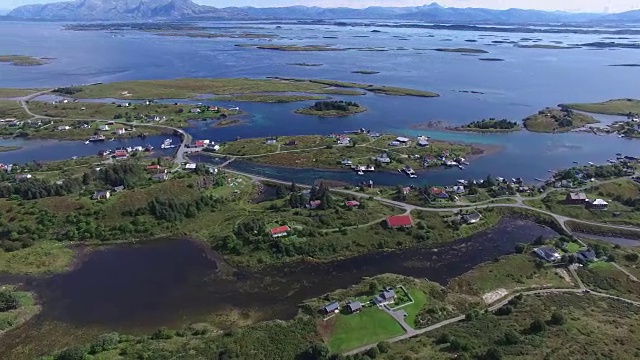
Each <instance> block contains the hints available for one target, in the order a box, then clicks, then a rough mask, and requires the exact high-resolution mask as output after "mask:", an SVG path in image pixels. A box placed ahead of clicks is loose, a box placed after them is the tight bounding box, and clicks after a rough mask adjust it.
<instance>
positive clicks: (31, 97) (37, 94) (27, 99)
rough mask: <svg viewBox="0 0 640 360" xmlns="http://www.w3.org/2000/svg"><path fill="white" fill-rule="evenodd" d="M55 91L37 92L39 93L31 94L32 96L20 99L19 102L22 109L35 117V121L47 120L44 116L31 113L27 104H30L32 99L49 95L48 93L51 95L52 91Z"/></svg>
mask: <svg viewBox="0 0 640 360" xmlns="http://www.w3.org/2000/svg"><path fill="white" fill-rule="evenodd" d="M53 90H54V89H49V90H45V91H40V92H37V93H34V94H31V95H28V96H24V97H21V98H18V102H19V103H20V106H22V108H23V109H24V111H25V112H26V113H27V114H29V115H31V116H33V118H34V119H43V118H47V116H43V115H38V114H34V113H32V112H31V110H29V106H28V105H27V102H28V101H29V100H31V99H35V98H37V97H38V96H40V95H44V94H48V93H50V92H51V91H53Z"/></svg>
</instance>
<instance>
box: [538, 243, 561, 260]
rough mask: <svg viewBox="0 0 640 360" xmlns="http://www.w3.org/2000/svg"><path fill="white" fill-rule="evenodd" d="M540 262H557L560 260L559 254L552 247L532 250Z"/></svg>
mask: <svg viewBox="0 0 640 360" xmlns="http://www.w3.org/2000/svg"><path fill="white" fill-rule="evenodd" d="M533 251H534V252H535V253H536V255H538V256H539V257H540V258H541V259H542V260H546V261H549V262H553V261H558V260H560V258H561V255H560V253H559V252H558V250H556V249H555V248H553V247H550V246H543V247H539V248H536V249H534V250H533Z"/></svg>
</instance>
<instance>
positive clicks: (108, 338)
mask: <svg viewBox="0 0 640 360" xmlns="http://www.w3.org/2000/svg"><path fill="white" fill-rule="evenodd" d="M119 342H120V335H119V334H118V333H116V332H113V333H108V334H103V335H100V336H99V337H98V340H96V341H95V342H94V343H93V344H91V349H90V353H91V354H98V353H101V352H103V351H109V350H112V349H114V348H115V347H116V346H118V343H119Z"/></svg>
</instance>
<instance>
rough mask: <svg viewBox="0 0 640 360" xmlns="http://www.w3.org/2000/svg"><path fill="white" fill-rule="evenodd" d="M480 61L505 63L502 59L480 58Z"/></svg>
mask: <svg viewBox="0 0 640 360" xmlns="http://www.w3.org/2000/svg"><path fill="white" fill-rule="evenodd" d="M478 60H481V61H495V62H499V61H504V59H500V58H478Z"/></svg>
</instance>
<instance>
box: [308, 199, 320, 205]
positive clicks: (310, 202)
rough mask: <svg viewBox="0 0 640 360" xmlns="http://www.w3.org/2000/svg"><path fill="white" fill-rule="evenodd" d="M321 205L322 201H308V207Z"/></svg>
mask: <svg viewBox="0 0 640 360" xmlns="http://www.w3.org/2000/svg"><path fill="white" fill-rule="evenodd" d="M321 204H322V200H313V201H309V205H311V207H318V206H320V205H321Z"/></svg>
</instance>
